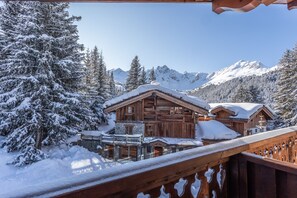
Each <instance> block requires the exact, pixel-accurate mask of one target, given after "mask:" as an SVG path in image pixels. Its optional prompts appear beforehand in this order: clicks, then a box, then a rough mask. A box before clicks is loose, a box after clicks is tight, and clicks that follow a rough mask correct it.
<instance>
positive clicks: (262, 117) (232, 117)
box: [209, 103, 275, 136]
mask: <svg viewBox="0 0 297 198" xmlns="http://www.w3.org/2000/svg"><path fill="white" fill-rule="evenodd" d="M209 105H210V107H211V110H210V113H211V115H212V116H213V117H214V119H215V120H217V121H219V122H222V123H223V124H225V125H226V126H227V127H229V128H230V129H232V130H234V131H237V132H239V133H241V135H243V136H246V135H251V134H254V133H258V132H264V131H267V130H269V129H270V128H271V127H272V123H271V121H273V119H274V117H275V113H274V111H273V110H272V109H271V108H269V107H268V106H266V105H263V104H257V103H210V104H209Z"/></svg>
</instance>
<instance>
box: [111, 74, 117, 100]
mask: <svg viewBox="0 0 297 198" xmlns="http://www.w3.org/2000/svg"><path fill="white" fill-rule="evenodd" d="M109 93H110V97H114V96H115V95H116V88H115V82H114V77H113V72H111V73H110V78H109Z"/></svg>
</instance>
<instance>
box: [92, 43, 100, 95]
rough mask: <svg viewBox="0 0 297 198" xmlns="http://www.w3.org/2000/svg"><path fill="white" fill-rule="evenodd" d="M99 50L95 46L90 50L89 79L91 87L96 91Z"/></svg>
mask: <svg viewBox="0 0 297 198" xmlns="http://www.w3.org/2000/svg"><path fill="white" fill-rule="evenodd" d="M99 56H100V54H99V51H98V48H97V46H95V47H94V49H93V50H92V51H91V68H90V79H91V87H92V90H93V91H97V87H98V76H99V74H98V72H99V58H100V57H99Z"/></svg>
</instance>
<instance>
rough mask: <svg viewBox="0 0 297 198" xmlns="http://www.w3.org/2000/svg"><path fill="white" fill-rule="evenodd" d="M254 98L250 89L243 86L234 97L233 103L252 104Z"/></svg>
mask: <svg viewBox="0 0 297 198" xmlns="http://www.w3.org/2000/svg"><path fill="white" fill-rule="evenodd" d="M252 100H253V97H252V95H251V93H250V91H249V89H246V88H244V87H243V86H242V85H240V86H239V88H238V89H237V91H236V94H235V95H234V96H233V98H232V101H233V102H252Z"/></svg>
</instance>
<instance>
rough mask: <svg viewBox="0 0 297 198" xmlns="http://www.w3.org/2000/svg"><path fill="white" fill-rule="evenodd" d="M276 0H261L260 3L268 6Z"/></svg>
mask: <svg viewBox="0 0 297 198" xmlns="http://www.w3.org/2000/svg"><path fill="white" fill-rule="evenodd" d="M274 2H276V0H262V3H263V4H264V5H266V6H269V5H270V4H272V3H274Z"/></svg>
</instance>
